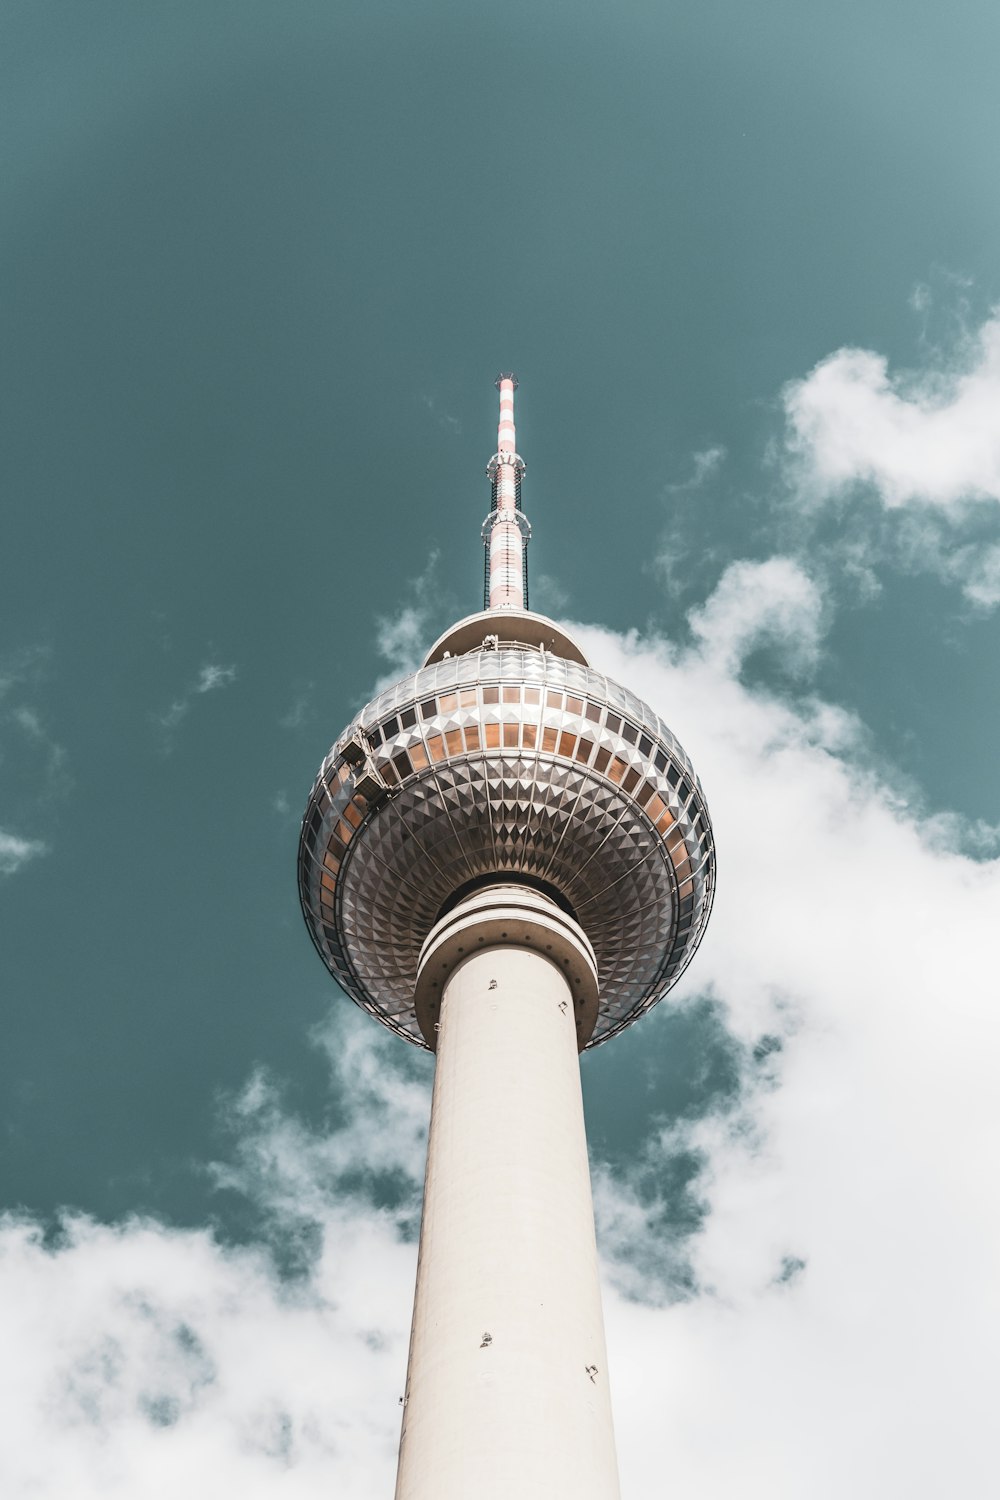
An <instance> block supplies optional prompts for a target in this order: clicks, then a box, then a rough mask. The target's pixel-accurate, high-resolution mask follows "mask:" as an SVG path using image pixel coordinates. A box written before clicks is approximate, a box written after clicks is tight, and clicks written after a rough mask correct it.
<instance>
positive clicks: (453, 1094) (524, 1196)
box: [299, 375, 715, 1500]
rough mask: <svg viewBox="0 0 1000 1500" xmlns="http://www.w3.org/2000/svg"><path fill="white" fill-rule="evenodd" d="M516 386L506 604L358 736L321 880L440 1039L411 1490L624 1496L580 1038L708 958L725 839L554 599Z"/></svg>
mask: <svg viewBox="0 0 1000 1500" xmlns="http://www.w3.org/2000/svg"><path fill="white" fill-rule="evenodd" d="M497 385H498V387H499V390H500V425H499V430H498V433H497V451H496V453H495V454H494V456H493V458H491V460H490V462H489V466H488V468H487V474H488V475H489V478H490V481H491V488H492V505H491V508H490V512H489V514H488V515H487V517H486V520H485V522H484V524H483V541H484V544H485V549H486V581H485V588H484V595H485V597H484V600H483V603H484V608H483V610H482V611H481V612H480V613H478V614H475V615H470V616H469V617H468V618H467V619H464V620H460V621H459V622H458V624H456V625H453V626H452V627H451V629H450V630H448V631H447V632H446V633H445V634H444V635H443V636H442V637H441V638H440V640H438V641H436V642H435V644H434V645H433V646H432V647H431V649H430V651H429V652H428V653H427V657H426V660H425V661H424V664H423V666H422V667H421V668H420V670H419V671H417V672H414V673H413V674H412V676H409V677H405V678H403V680H402V681H401V682H397V683H395V684H394V685H393V686H392V687H390V688H388V689H387V690H386V691H385V692H383V693H380V694H379V695H378V697H376V698H375V699H373V701H372V702H371V703H369V704H368V706H367V707H366V708H365V709H363V710H362V712H361V713H360V714H359V715H358V716H357V718H356V719H355V720H354V721H353V722H352V723H351V724H349V725H348V727H347V728H346V729H345V730H344V732H343V734H342V735H341V736H340V738H339V739H338V740H337V741H336V743H335V744H334V746H333V748H332V750H331V751H330V753H329V754H328V755H327V757H326V759H325V760H324V762H323V764H322V766H321V767H320V772H319V776H318V777H317V779H316V784H315V786H314V787H313V790H312V793H311V795H310V797H309V802H308V805H307V807H306V812H305V817H304V818H303V822H302V835H301V840H300V844H299V889H300V893H301V899H302V909H303V912H304V914H305V919H306V923H307V925H308V928H309V932H310V935H311V937H312V940H313V942H314V943H315V945H316V947H317V949H318V950H319V953H320V956H321V958H322V959H323V962H324V963H325V964H326V966H327V968H328V969H329V970H330V973H331V974H332V975H333V977H334V978H335V979H336V980H337V982H338V984H340V986H341V987H342V988H343V989H344V990H346V992H347V994H348V995H350V997H351V998H352V999H353V1000H354V1001H356V1003H357V1004H358V1005H360V1006H361V1008H362V1009H363V1010H366V1011H367V1012H368V1013H369V1015H371V1016H374V1017H375V1019H376V1020H378V1021H381V1022H382V1024H383V1025H385V1026H388V1027H389V1028H390V1030H392V1031H394V1032H396V1033H397V1035H399V1036H401V1037H404V1038H405V1039H406V1040H407V1041H409V1042H413V1043H415V1045H416V1046H418V1047H424V1048H429V1049H430V1050H431V1051H432V1052H435V1053H436V1054H437V1063H436V1071H435V1077H434V1096H433V1102H432V1106H431V1124H430V1135H429V1140H428V1148H427V1175H426V1180H425V1185H424V1206H423V1219H422V1223H421V1229H420V1254H419V1259H418V1262H417V1283H416V1294H415V1299H414V1309H413V1326H412V1334H411V1339H410V1353H409V1364H408V1368H407V1376H406V1388H405V1395H404V1397H403V1423H402V1435H401V1438H400V1447H399V1470H398V1477H397V1482H396V1500H473V1497H475V1500H615V1497H617V1496H618V1493H619V1490H618V1475H617V1464H616V1460H615V1447H614V1432H613V1428H612V1420H611V1402H610V1396H609V1387H608V1369H607V1358H606V1355H605V1348H604V1328H603V1320H602V1314H601V1297H600V1286H599V1282H598V1263H597V1250H596V1246H595V1241H594V1213H593V1203H592V1199H591V1188H590V1171H589V1166H588V1160H587V1143H586V1136H585V1131H584V1120H583V1105H582V1098H581V1090H580V1069H579V1064H578V1053H579V1052H581V1051H583V1050H584V1049H585V1048H588V1047H597V1046H600V1045H601V1044H602V1043H603V1042H606V1041H609V1040H610V1038H611V1037H613V1036H615V1035H617V1033H618V1032H620V1031H621V1030H623V1029H624V1027H626V1026H628V1025H630V1024H631V1023H632V1022H633V1021H634V1020H636V1019H637V1018H638V1017H639V1016H641V1015H642V1014H643V1013H644V1012H645V1011H647V1010H649V1009H650V1007H651V1006H653V1005H654V1004H655V1003H656V1001H657V1000H659V999H660V998H661V997H662V996H663V995H664V994H665V993H666V992H667V990H668V989H669V988H670V987H671V985H672V984H673V983H674V982H675V981H676V979H677V978H678V977H679V975H680V974H681V972H682V970H683V969H684V968H685V966H686V965H687V963H688V962H689V960H690V959H691V957H692V955H693V953H694V951H695V949H696V947H697V946H698V943H699V941H700V939H701V936H702V934H703V932H704V930H705V924H706V922H707V921H708V916H709V911H710V909H711V905H712V897H713V892H714V886H715V855H714V845H713V840H712V829H711V824H710V822H709V817H708V811H707V808H706V806H705V801H704V797H703V796H702V792H701V787H700V786H699V783H698V779H697V777H696V776H695V774H694V771H693V769H692V766H691V763H690V761H689V760H688V758H687V756H686V755H685V753H684V751H683V750H682V748H681V746H680V745H679V744H678V742H677V740H676V739H675V738H674V736H673V734H671V732H670V730H669V729H668V728H667V727H666V725H665V724H664V723H663V722H662V720H661V719H660V718H658V717H657V715H656V713H655V712H654V711H653V709H651V708H650V707H648V705H647V704H645V703H643V702H642V701H641V700H640V699H639V698H637V697H636V696H635V695H634V694H633V693H630V692H629V691H628V690H627V689H625V688H622V687H619V686H618V684H617V683H615V682H612V681H611V680H610V679H609V678H607V677H605V676H603V674H601V673H600V672H596V671H594V670H593V669H592V668H591V667H590V666H589V664H588V662H587V660H586V657H585V656H584V654H583V652H582V651H581V649H580V647H579V646H578V645H577V644H576V642H575V641H574V640H573V639H572V637H571V636H570V635H568V634H567V633H566V632H565V631H564V630H563V629H562V628H561V627H560V626H558V625H556V624H555V623H554V622H553V621H552V620H549V619H546V618H545V617H544V616H543V615H538V614H533V613H531V612H530V611H529V609H528V588H527V563H526V557H527V546H528V541H529V539H530V536H531V528H530V527H529V525H528V522H527V519H526V517H525V516H524V513H523V511H522V509H521V480H522V477H523V474H524V464H523V462H522V460H521V458H520V457H519V456H518V453H517V446H516V440H515V431H514V391H515V388H516V386H517V381H516V380H515V378H514V376H513V375H501V376H500V377H499V378H498V380H497Z"/></svg>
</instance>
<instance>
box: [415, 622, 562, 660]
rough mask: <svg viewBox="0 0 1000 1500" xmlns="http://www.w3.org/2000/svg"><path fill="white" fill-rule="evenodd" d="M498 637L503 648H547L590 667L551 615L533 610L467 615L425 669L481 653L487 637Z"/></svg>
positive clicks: (441, 641)
mask: <svg viewBox="0 0 1000 1500" xmlns="http://www.w3.org/2000/svg"><path fill="white" fill-rule="evenodd" d="M491 635H492V636H496V637H497V641H498V644H499V645H500V646H501V647H503V646H528V647H533V648H534V649H535V650H536V651H537V650H539V649H541V648H542V647H544V649H545V650H546V651H549V652H551V653H552V655H553V656H561V657H562V658H563V659H564V660H565V661H574V662H577V663H578V664H579V665H580V666H581V667H589V666H590V663H589V662H588V660H587V658H586V657H585V656H584V654H583V652H582V650H581V649H580V647H579V646H578V645H577V643H576V641H574V639H573V637H572V636H571V635H569V634H568V632H567V631H565V630H563V628H562V626H560V625H557V624H556V622H555V621H554V620H550V619H549V617H548V615H537V614H535V613H534V612H533V611H532V610H529V609H484V610H480V611H479V613H478V614H475V615H466V617H465V619H464V620H458V621H456V623H455V624H454V625H450V626H449V627H448V629H447V630H446V631H445V633H444V635H442V636H439V638H438V639H437V640H436V641H435V642H434V644H433V646H432V647H431V649H430V650H429V651H428V653H427V655H426V657H425V658H424V663H423V664H424V666H425V667H432V666H434V664H435V662H439V661H444V659H445V657H446V656H465V655H466V654H467V653H468V652H469V651H481V650H482V647H483V641H484V640H485V638H486V637H487V636H491Z"/></svg>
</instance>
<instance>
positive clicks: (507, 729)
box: [299, 609, 715, 1050]
mask: <svg viewBox="0 0 1000 1500" xmlns="http://www.w3.org/2000/svg"><path fill="white" fill-rule="evenodd" d="M496 880H503V881H507V882H509V881H511V880H514V881H521V882H523V883H525V884H528V885H533V886H535V887H536V888H537V889H539V890H541V891H542V892H544V893H546V894H548V895H550V896H551V897H552V898H553V899H554V900H556V901H557V902H558V903H559V905H561V906H562V907H563V909H565V910H566V911H568V912H570V913H571V914H572V915H573V916H574V917H575V918H576V920H577V922H579V924H580V925H581V927H582V928H583V929H584V931H585V933H586V935H587V938H588V939H589V941H590V943H591V945H592V946H593V950H594V955H595V958H596V961H597V968H598V978H599V990H600V995H599V1003H598V1007H597V1013H596V1018H595V1016H594V1014H593V1010H592V1007H585V1006H583V1005H582V1004H581V1007H580V1011H579V1013H578V1016H577V1041H578V1045H579V1047H580V1048H581V1050H582V1049H583V1048H585V1047H596V1046H599V1045H600V1044H601V1043H603V1042H606V1041H608V1040H610V1038H611V1037H613V1036H615V1035H616V1034H617V1033H618V1032H619V1031H621V1030H622V1029H623V1028H624V1027H625V1026H627V1025H629V1024H630V1023H631V1022H632V1021H634V1020H635V1019H636V1018H637V1017H638V1016H640V1015H642V1014H643V1013H644V1012H645V1011H647V1010H648V1009H649V1008H650V1007H651V1006H652V1005H654V1004H655V1003H656V1002H657V1001H658V1000H659V999H661V998H662V996H663V995H664V994H666V992H667V991H668V990H669V989H670V987H671V985H673V984H674V983H675V982H676V981H677V979H678V978H679V977H680V975H681V973H682V972H683V970H684V969H685V967H686V966H687V964H688V963H689V962H690V959H691V957H692V956H693V954H694V952H695V949H696V948H697V946H698V943H699V941H700V940H701V936H702V933H703V932H704V930H705V925H706V923H707V921H708V917H709V913H710V910H711V906H712V899H713V896H714V888H715V854H714V843H713V838H712V828H711V823H710V820H709V815H708V810H707V808H706V805H705V799H704V796H703V794H702V790H701V787H700V785H699V782H698V779H697V777H696V775H695V773H694V770H693V768H692V766H691V762H690V760H689V759H688V757H687V755H686V754H685V752H684V750H683V748H682V747H681V745H680V744H679V743H678V741H677V739H676V738H675V736H674V735H673V734H672V733H671V731H670V730H669V729H668V728H667V726H666V725H665V724H664V723H663V721H662V720H661V719H660V718H659V717H658V715H657V714H656V713H655V712H654V711H653V709H652V708H650V707H649V705H648V704H646V703H643V702H642V700H641V699H639V698H637V697H636V696H635V694H634V693H631V692H629V691H628V690H627V689H626V688H623V687H621V686H619V684H618V683H616V682H614V681H613V680H612V679H610V678H608V677H605V676H603V675H602V674H601V673H599V672H595V671H594V670H593V669H592V668H591V667H590V666H589V665H588V663H587V661H586V658H585V656H584V654H583V652H582V651H581V650H580V648H579V646H578V645H577V644H576V643H575V642H574V641H573V640H572V638H571V637H570V636H569V635H568V634H567V633H566V632H565V631H564V630H562V628H561V627H560V626H558V625H556V624H555V622H554V621H551V620H548V619H546V617H545V616H542V615H536V614H531V613H529V612H528V611H527V610H524V609H520V610H518V609H502V610H497V609H493V610H488V611H484V612H483V613H482V614H479V615H473V616H470V617H469V618H468V619H467V620H463V621H460V622H459V623H458V624H457V625H455V626H453V627H452V628H451V630H449V631H448V632H447V633H446V634H445V635H444V636H442V637H441V639H440V640H439V641H438V642H437V643H436V644H435V646H434V647H432V649H431V651H430V652H429V654H428V656H427V659H426V661H425V664H424V666H423V667H421V668H420V670H419V671H417V672H415V673H413V674H412V675H411V676H409V677H405V678H403V679H402V680H401V681H400V682H397V683H396V684H394V685H393V686H392V687H390V688H388V689H387V690H386V691H385V692H383V693H381V694H379V695H378V697H376V698H374V699H373V700H372V702H371V703H369V704H368V705H367V707H366V708H365V709H364V710H363V711H362V712H361V713H360V714H359V715H358V716H357V718H356V719H355V720H354V721H353V722H352V723H351V724H350V725H349V726H348V727H347V729H345V731H344V732H343V734H342V735H341V736H340V737H339V739H338V740H337V741H336V742H335V744H334V745H333V748H332V749H331V750H330V752H329V754H328V755H327V757H326V759H325V760H324V762H323V764H322V766H321V768H320V772H319V775H318V777H317V779H316V782H315V785H314V787H313V789H312V793H311V794H310V797H309V802H308V805H307V807H306V812H305V816H304V818H303V823H302V834H301V839H300V845H299V890H300V896H301V900H302V908H303V912H304V914H305V919H306V923H307V925H308V928H309V932H310V934H311V936H312V940H313V942H314V943H315V945H316V948H317V950H318V951H319V954H320V956H321V958H322V959H323V962H324V963H325V964H326V966H327V968H328V969H329V970H330V972H331V974H332V975H333V976H334V978H335V979H336V980H337V982H338V983H339V984H340V985H341V986H342V988H343V989H344V990H345V991H346V992H347V994H348V995H350V996H351V998H352V999H353V1000H355V1001H356V1003H357V1004H358V1005H360V1006H361V1007H362V1009H364V1010H366V1011H367V1012H368V1013H369V1014H370V1015H372V1016H374V1017H375V1018H376V1019H377V1020H379V1021H381V1022H382V1023H383V1024H384V1025H386V1026H388V1027H389V1028H390V1029H391V1030H392V1031H395V1032H397V1033H398V1034H399V1035H400V1036H402V1037H405V1038H406V1040H407V1041H410V1042H413V1043H415V1044H416V1045H417V1046H422V1047H427V1048H430V1049H431V1050H433V1049H434V1045H435V1033H434V1023H433V1017H432V1016H431V1015H429V1014H426V1013H421V1014H420V1015H419V1016H418V1011H417V1005H416V1002H415V998H414V995H415V987H416V980H417V970H418V962H419V958H420V952H421V948H422V947H423V945H424V943H425V941H426V939H427V937H428V934H429V933H430V931H431V929H432V928H433V927H434V925H435V923H436V922H437V921H438V919H439V918H440V917H441V915H442V914H443V913H445V912H446V911H447V910H448V909H449V907H450V906H451V905H453V904H454V903H455V902H456V901H457V900H459V899H461V897H462V896H463V895H464V894H466V893H468V892H469V891H472V890H474V889H476V888H477V886H481V885H485V884H488V883H490V882H491V881H496ZM515 937H516V938H517V940H518V941H520V942H524V941H525V935H524V934H521V933H518V934H515V933H514V932H513V931H512V932H511V934H510V940H511V942H513V941H514V940H515ZM505 940H506V938H505V937H501V939H500V941H501V942H502V941H505Z"/></svg>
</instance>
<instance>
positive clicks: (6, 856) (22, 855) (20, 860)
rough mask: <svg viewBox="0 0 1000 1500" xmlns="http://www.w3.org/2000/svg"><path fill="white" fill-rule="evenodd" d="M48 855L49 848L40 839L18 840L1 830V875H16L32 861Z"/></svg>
mask: <svg viewBox="0 0 1000 1500" xmlns="http://www.w3.org/2000/svg"><path fill="white" fill-rule="evenodd" d="M47 853H48V846H47V845H46V844H43V843H42V841H41V840H40V839H22V838H18V836H17V834H15V833H6V832H5V831H4V830H3V829H2V828H0V875H16V874H17V872H18V870H20V869H21V868H22V867H23V866H24V865H26V864H28V862H29V861H30V860H32V859H37V858H38V857H39V855H41V854H47Z"/></svg>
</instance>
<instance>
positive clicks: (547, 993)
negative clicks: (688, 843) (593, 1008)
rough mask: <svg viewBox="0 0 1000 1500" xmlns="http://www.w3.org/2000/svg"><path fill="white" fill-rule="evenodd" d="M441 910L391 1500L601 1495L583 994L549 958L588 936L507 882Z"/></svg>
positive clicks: (601, 1366) (607, 1496)
mask: <svg viewBox="0 0 1000 1500" xmlns="http://www.w3.org/2000/svg"><path fill="white" fill-rule="evenodd" d="M546 909H548V910H546ZM498 912H499V913H501V914H502V918H503V920H502V921H501V923H500V924H499V925H500V926H502V927H503V928H504V929H505V930H506V932H507V934H508V939H507V940H506V941H501V942H500V943H497V939H498V937H499V936H500V933H499V931H498V922H497V914H498ZM454 916H455V917H457V919H458V923H459V926H460V929H461V930H460V931H459V932H458V934H457V936H456V935H455V934H454V932H453V933H452V937H451V939H450V947H449V946H448V944H447V943H445V944H444V945H443V946H442V944H441V943H438V944H437V946H435V934H436V933H437V932H438V928H436V929H435V931H434V932H432V934H431V936H430V938H429V939H428V943H427V945H426V947H425V950H424V953H425V957H424V959H423V960H422V963H423V964H424V967H425V969H426V968H432V969H434V970H435V971H436V972H439V973H440V974H441V976H442V978H441V980H440V981H439V985H440V987H439V993H440V997H441V998H440V1002H439V1005H440V1009H439V1020H438V1023H437V1025H438V1033H437V1038H438V1045H437V1068H436V1072H435V1079H434V1099H433V1105H432V1112H431V1128H430V1139H429V1144H428V1155H427V1176H426V1183H425V1189H424V1210H423V1222H422V1225H421V1232H420V1257H419V1262H418V1269H417V1288H416V1297H415V1302H414V1312H413V1329H412V1335H411V1341H410V1357H409V1366H408V1371H407V1385H406V1397H405V1403H406V1404H405V1410H404V1416H403V1432H402V1438H401V1442H400V1458H399V1475H398V1480H397V1486H396V1500H469V1497H471V1496H475V1497H476V1500H514V1497H515V1496H516V1497H517V1500H616V1497H617V1496H618V1493H619V1491H618V1478H617V1465H616V1459H615V1446H614V1433H613V1428H612V1420H611V1404H610V1397H609V1390H608V1377H607V1359H606V1355H605V1346H604V1329H603V1320H602V1314H601V1298H600V1286H599V1282H598V1265H597V1249H596V1245H595V1239H594V1216H593V1203H592V1197H591V1187H590V1169H589V1164H588V1159H587V1144H586V1138H585V1133H584V1119H583V1102H582V1096H581V1089H580V1068H579V1061H578V1055H577V1045H578V1037H577V1030H576V1026H575V1022H574V1014H575V1012H577V1011H579V1010H580V1009H581V1006H582V1005H583V1004H584V1002H583V1001H582V1000H581V998H580V988H579V986H580V980H579V978H576V979H575V980H574V978H573V977H572V976H573V968H569V969H568V968H567V965H569V962H570V960H569V959H568V958H566V957H560V955H562V954H565V953H567V951H568V949H567V943H568V944H570V945H572V944H573V943H574V942H576V943H577V944H578V947H579V953H578V955H577V957H576V958H575V959H574V961H573V967H574V968H575V969H576V971H577V973H579V961H581V960H582V961H584V962H589V963H592V956H591V957H590V958H589V959H588V958H587V954H588V953H589V952H590V950H589V945H588V944H587V943H586V939H585V938H584V937H583V934H582V932H581V931H580V929H579V928H578V927H576V924H575V922H572V920H571V919H569V918H566V917H565V916H564V915H563V914H562V913H561V912H559V911H558V909H556V908H555V907H554V904H553V903H550V902H548V901H547V900H546V898H544V897H539V896H538V895H537V894H536V893H535V892H533V891H528V890H527V889H525V888H524V887H521V888H517V887H497V888H493V889H491V890H490V891H488V892H482V891H481V892H479V893H478V895H475V896H473V897H471V898H469V899H468V900H467V901H466V902H464V903H462V904H461V905H460V906H459V907H458V908H457V909H456V913H455V914H454ZM449 920H451V921H452V926H453V927H454V918H452V919H448V918H446V919H444V922H443V923H439V928H441V927H445V926H447V925H448V923H449ZM546 924H548V926H546ZM556 927H557V928H558V933H556V931H555V928H556ZM526 939H527V941H526ZM550 939H551V941H550ZM491 943H497V945H496V946H490V944H491ZM553 948H554V949H555V954H554V956H553ZM442 955H443V958H442ZM560 965H562V967H561V966H560Z"/></svg>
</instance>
